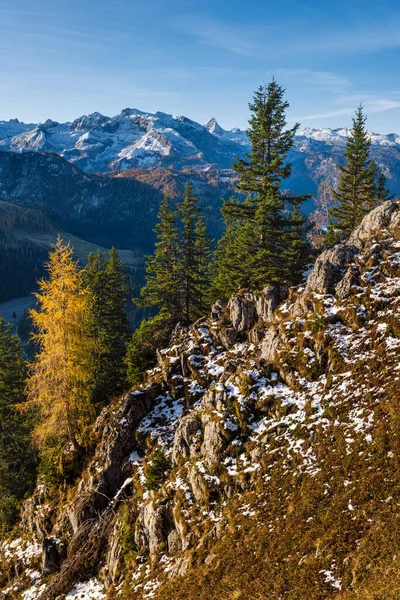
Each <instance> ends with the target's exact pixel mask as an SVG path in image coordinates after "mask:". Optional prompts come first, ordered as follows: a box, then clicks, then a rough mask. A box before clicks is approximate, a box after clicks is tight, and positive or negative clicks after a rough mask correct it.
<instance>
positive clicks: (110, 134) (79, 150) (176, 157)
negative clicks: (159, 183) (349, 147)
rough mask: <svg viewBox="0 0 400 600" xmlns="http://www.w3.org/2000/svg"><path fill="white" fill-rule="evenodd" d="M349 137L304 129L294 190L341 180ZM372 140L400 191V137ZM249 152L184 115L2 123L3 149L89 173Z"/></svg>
mask: <svg viewBox="0 0 400 600" xmlns="http://www.w3.org/2000/svg"><path fill="white" fill-rule="evenodd" d="M349 133H350V130H349V129H347V128H339V129H330V128H327V127H325V128H320V129H312V128H308V127H306V128H304V129H301V130H299V132H298V134H297V136H296V138H295V143H294V147H293V149H292V151H291V153H290V156H289V159H290V160H291V161H292V163H293V173H292V177H291V178H290V179H289V180H288V181H287V187H290V188H293V189H294V188H296V189H297V190H298V191H299V192H301V193H302V192H306V191H310V192H314V191H315V189H316V186H317V184H318V183H319V181H320V179H321V178H322V177H324V176H329V177H331V178H332V179H334V178H335V175H336V169H337V164H338V162H339V161H340V160H341V157H342V155H343V150H344V147H345V144H346V141H347V139H348V136H349ZM370 135H371V142H372V152H371V154H372V157H373V158H374V159H375V160H376V161H377V163H378V164H379V165H380V167H381V168H382V169H383V171H384V173H385V175H386V177H387V178H388V181H389V187H390V188H391V189H392V191H394V192H396V191H397V190H399V189H400V134H396V133H389V134H379V133H371V134H370ZM249 148H250V144H249V140H248V138H247V135H246V132H245V131H243V130H241V129H239V128H233V129H231V130H226V129H223V128H222V127H221V126H220V125H219V123H218V122H217V121H216V119H215V118H212V119H210V120H209V121H208V122H207V123H206V124H205V125H201V124H200V123H197V122H196V121H193V120H192V119H189V118H187V117H184V116H173V115H170V114H167V113H164V112H155V113H150V112H143V111H140V110H138V109H130V108H127V109H124V110H123V111H122V112H121V113H120V114H119V115H116V116H114V117H107V116H104V115H102V114H100V113H98V112H94V113H92V114H90V115H84V116H81V117H79V118H77V119H75V120H74V121H72V122H67V123H57V122H56V121H52V120H50V119H48V120H47V121H45V122H44V123H40V124H32V123H30V124H25V123H21V122H20V121H18V120H17V119H13V120H10V121H0V150H5V151H12V152H17V153H21V152H26V151H36V152H55V153H57V154H59V155H60V156H62V157H63V158H65V159H66V160H68V161H69V162H71V163H73V164H74V165H76V166H78V167H79V168H80V169H82V170H84V171H86V172H89V173H95V172H98V173H107V172H113V171H125V170H127V169H141V170H151V169H154V168H155V167H163V168H172V169H175V170H181V169H185V168H191V169H195V170H208V169H219V170H220V169H230V168H231V166H232V163H233V161H234V160H235V158H236V157H237V156H243V155H244V153H245V152H246V151H248V150H249ZM299 187H300V189H299Z"/></svg>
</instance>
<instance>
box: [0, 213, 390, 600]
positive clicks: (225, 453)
mask: <svg viewBox="0 0 400 600" xmlns="http://www.w3.org/2000/svg"><path fill="white" fill-rule="evenodd" d="M281 298H283V302H280V300H281ZM399 301H400V203H399V202H396V203H390V202H388V203H386V204H384V205H383V206H381V207H379V208H377V209H376V210H374V211H373V212H372V213H370V214H369V215H367V216H366V217H365V218H364V220H363V222H362V224H361V225H360V227H358V228H357V229H356V230H355V231H354V232H353V234H352V235H351V237H350V238H349V240H348V241H347V242H346V243H345V244H342V245H340V246H336V247H335V248H334V249H332V250H328V251H326V252H324V253H322V254H321V255H320V257H319V258H318V259H317V261H316V263H315V266H314V269H313V271H312V273H311V274H310V275H309V277H308V280H307V283H306V285H305V286H304V287H300V288H293V289H291V290H289V293H287V291H285V290H279V289H274V288H266V289H265V290H264V292H263V293H262V294H261V295H260V296H259V297H256V296H254V295H253V294H251V293H249V292H246V291H242V292H241V293H239V294H237V295H236V296H234V297H233V298H231V300H230V302H229V303H228V305H227V306H221V305H219V304H216V305H215V306H214V307H213V310H212V314H211V317H210V318H204V319H202V320H200V321H198V322H197V323H194V324H193V325H192V326H191V327H189V328H183V327H178V328H177V329H176V331H175V333H174V335H173V339H172V340H171V345H170V346H169V348H167V349H165V350H161V351H160V352H159V355H158V365H157V367H156V368H155V369H154V370H153V371H151V372H149V374H148V382H147V386H146V387H144V388H143V389H139V390H135V391H133V392H131V393H130V394H128V395H126V396H125V397H124V398H122V399H121V400H120V401H119V402H117V403H116V404H115V405H113V406H112V407H110V408H109V409H108V410H107V411H105V412H104V413H103V414H102V415H101V416H100V417H99V418H98V420H97V423H96V426H95V429H94V435H95V436H96V438H97V440H98V445H97V448H96V452H95V455H94V457H93V459H92V461H91V462H90V464H89V465H88V467H87V469H86V470H85V472H84V473H83V474H82V479H81V480H80V481H79V482H77V484H76V486H72V487H70V488H69V489H59V490H57V492H56V493H54V492H53V493H51V492H50V490H48V489H46V487H45V486H44V485H43V484H39V486H38V488H37V491H36V493H35V495H34V496H33V498H31V499H30V500H28V501H27V503H26V505H25V508H24V510H23V513H22V520H21V524H20V529H19V532H18V533H17V532H16V533H15V536H16V535H19V537H14V539H13V540H12V541H3V543H2V546H1V554H0V556H1V557H2V566H1V572H2V576H1V578H2V585H3V586H4V589H3V592H2V593H3V598H4V599H6V600H10V599H11V598H24V600H31V599H33V598H35V599H36V598H40V600H45V599H50V598H57V597H59V598H63V597H64V596H63V594H66V593H67V596H66V598H68V599H72V598H79V597H82V598H87V599H90V598H97V599H99V598H100V599H101V598H106V594H108V597H109V598H125V599H129V598H132V600H133V599H135V600H141V599H144V598H153V599H159V600H161V599H164V600H167V599H168V600H179V599H180V598H182V599H183V598H185V600H191V599H194V598H196V599H203V600H213V599H214V598H215V599H217V598H231V599H234V598H236V599H238V598H239V599H240V598H242V599H243V600H249V599H252V600H256V599H257V600H266V599H268V600H270V599H271V600H273V599H278V598H288V599H301V600H303V599H304V600H305V599H311V598H312V599H313V600H319V599H321V600H322V599H325V598H336V599H339V598H340V599H342V600H343V599H346V600H347V599H351V598H361V599H365V600H366V599H372V598H376V599H378V598H379V599H383V598H384V599H385V600H390V599H393V600H394V599H395V598H398V597H399V596H400V577H399V573H400V564H399V561H400V553H399V547H400V527H399V526H400V522H399V511H398V506H399V502H400V482H399V477H398V472H399V464H400V446H399V439H400V438H399V434H400V429H399V428H400V405H399V381H400V373H399V369H400V365H399V360H398V352H399V348H400V313H399ZM274 309H275V310H274ZM42 543H43V571H42V573H40V571H39V569H38V567H39V564H40V560H41V556H42V549H41V544H42ZM51 573H55V574H53V575H52V574H51ZM24 590H25V591H24ZM0 597H1V596H0Z"/></svg>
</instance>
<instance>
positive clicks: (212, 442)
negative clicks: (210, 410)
mask: <svg viewBox="0 0 400 600" xmlns="http://www.w3.org/2000/svg"><path fill="white" fill-rule="evenodd" d="M202 423H203V426H204V434H203V443H202V445H201V453H202V455H203V457H204V462H205V463H206V465H207V467H208V468H210V469H212V468H213V467H215V466H216V465H218V464H219V460H220V457H221V454H222V451H223V449H224V447H225V445H226V444H225V442H224V440H223V439H222V436H221V426H220V423H219V421H217V420H216V419H215V417H214V416H213V415H209V414H204V415H203V416H202Z"/></svg>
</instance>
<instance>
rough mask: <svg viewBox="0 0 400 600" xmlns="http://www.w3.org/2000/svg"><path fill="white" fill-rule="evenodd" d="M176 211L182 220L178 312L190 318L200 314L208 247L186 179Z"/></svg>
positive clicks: (191, 187) (203, 227) (200, 218)
mask: <svg viewBox="0 0 400 600" xmlns="http://www.w3.org/2000/svg"><path fill="white" fill-rule="evenodd" d="M178 212H179V217H180V221H181V224H182V228H181V233H180V254H179V276H180V288H181V296H182V314H183V319H184V320H185V321H186V322H190V321H192V320H195V319H196V318H198V317H200V316H202V314H204V313H203V310H204V309H205V298H206V295H207V288H208V278H207V266H208V261H209V254H210V247H209V243H208V242H207V235H206V227H205V223H204V220H203V219H202V217H201V216H200V210H199V208H198V205H197V197H196V195H195V194H194V192H193V186H192V184H191V183H189V182H188V183H187V184H186V188H185V195H184V198H183V200H182V201H181V202H180V203H179V204H178Z"/></svg>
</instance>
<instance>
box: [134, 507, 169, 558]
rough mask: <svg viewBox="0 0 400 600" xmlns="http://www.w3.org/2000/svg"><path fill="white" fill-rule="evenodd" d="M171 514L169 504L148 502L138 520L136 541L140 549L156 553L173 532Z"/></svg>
mask: <svg viewBox="0 0 400 600" xmlns="http://www.w3.org/2000/svg"><path fill="white" fill-rule="evenodd" d="M171 529H172V528H171V515H170V512H169V508H168V506H165V505H160V506H156V505H155V503H154V502H153V501H151V502H148V503H147V504H145V505H144V506H143V508H142V510H141V511H140V513H139V517H138V520H137V522H136V532H135V542H136V544H137V546H138V548H139V549H140V550H144V551H145V552H149V553H150V554H152V555H154V553H155V552H157V550H158V548H159V546H160V545H161V544H162V543H163V542H165V541H166V540H167V539H168V536H169V534H170V533H171Z"/></svg>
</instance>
